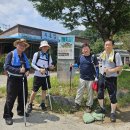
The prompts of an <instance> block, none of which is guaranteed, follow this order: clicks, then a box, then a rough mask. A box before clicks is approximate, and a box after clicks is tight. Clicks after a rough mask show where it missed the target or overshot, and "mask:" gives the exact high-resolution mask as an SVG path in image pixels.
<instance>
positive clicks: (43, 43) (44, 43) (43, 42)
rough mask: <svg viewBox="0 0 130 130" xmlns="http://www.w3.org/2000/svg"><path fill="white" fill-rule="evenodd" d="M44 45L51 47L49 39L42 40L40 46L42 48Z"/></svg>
mask: <svg viewBox="0 0 130 130" xmlns="http://www.w3.org/2000/svg"><path fill="white" fill-rule="evenodd" d="M44 46H48V47H49V48H50V45H49V44H48V42H47V41H41V43H40V46H39V49H41V48H42V47H44Z"/></svg>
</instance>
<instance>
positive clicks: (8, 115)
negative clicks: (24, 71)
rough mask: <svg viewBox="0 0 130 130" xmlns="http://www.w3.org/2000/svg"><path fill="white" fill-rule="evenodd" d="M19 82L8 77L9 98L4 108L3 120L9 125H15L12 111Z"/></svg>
mask: <svg viewBox="0 0 130 130" xmlns="http://www.w3.org/2000/svg"><path fill="white" fill-rule="evenodd" d="M17 91H18V90H17V81H16V80H15V79H14V78H12V77H8V79H7V97H6V103H5V106H4V114H3V118H4V119H5V121H6V124H7V125H12V124H13V120H12V117H13V113H12V109H13V106H14V102H15V99H16V97H17Z"/></svg>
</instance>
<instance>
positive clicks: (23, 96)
mask: <svg viewBox="0 0 130 130" xmlns="http://www.w3.org/2000/svg"><path fill="white" fill-rule="evenodd" d="M22 67H23V68H24V64H23V63H22ZM24 87H25V85H24V74H23V103H24V123H25V126H26V115H25V114H26V113H25V111H26V105H25V88H24Z"/></svg>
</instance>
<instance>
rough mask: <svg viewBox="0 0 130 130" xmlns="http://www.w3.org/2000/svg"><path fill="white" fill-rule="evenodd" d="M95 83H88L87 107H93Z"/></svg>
mask: <svg viewBox="0 0 130 130" xmlns="http://www.w3.org/2000/svg"><path fill="white" fill-rule="evenodd" d="M92 83H93V81H86V86H87V92H88V101H87V102H86V106H90V107H91V106H92V105H93V89H92Z"/></svg>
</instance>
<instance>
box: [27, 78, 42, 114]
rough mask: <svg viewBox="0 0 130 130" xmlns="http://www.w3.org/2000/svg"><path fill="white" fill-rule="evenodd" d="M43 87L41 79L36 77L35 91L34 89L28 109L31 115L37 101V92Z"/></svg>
mask: <svg viewBox="0 0 130 130" xmlns="http://www.w3.org/2000/svg"><path fill="white" fill-rule="evenodd" d="M41 85H42V80H41V77H37V76H34V80H33V89H32V93H31V96H30V100H29V104H28V108H27V113H30V112H31V111H32V103H33V100H34V99H35V96H36V94H37V91H38V90H39V88H40V86H41Z"/></svg>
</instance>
